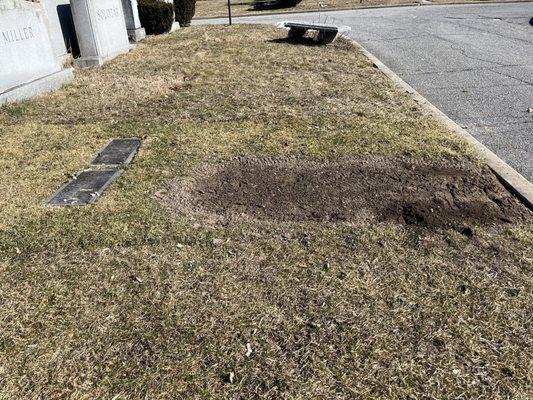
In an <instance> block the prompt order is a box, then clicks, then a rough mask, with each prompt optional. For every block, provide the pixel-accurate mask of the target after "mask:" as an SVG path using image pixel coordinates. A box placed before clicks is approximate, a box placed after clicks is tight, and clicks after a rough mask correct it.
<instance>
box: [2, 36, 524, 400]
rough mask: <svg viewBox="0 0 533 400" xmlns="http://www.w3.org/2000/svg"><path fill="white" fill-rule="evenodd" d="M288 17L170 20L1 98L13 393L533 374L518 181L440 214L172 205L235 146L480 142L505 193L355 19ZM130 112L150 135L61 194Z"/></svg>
mask: <svg viewBox="0 0 533 400" xmlns="http://www.w3.org/2000/svg"><path fill="white" fill-rule="evenodd" d="M285 36H286V32H284V31H280V30H276V29H273V28H270V27H262V26H233V27H231V28H229V27H222V26H219V27H213V26H211V27H194V28H189V29H182V30H179V31H177V32H175V33H173V34H171V35H167V36H161V37H150V38H147V39H146V40H145V41H143V42H142V43H141V44H139V45H138V46H137V47H136V48H135V50H133V51H132V52H131V53H130V54H127V55H124V56H121V57H119V58H117V59H116V60H114V61H113V62H111V63H109V64H108V65H106V66H104V67H103V68H101V69H98V70H97V69H88V70H77V71H76V80H75V81H74V83H72V84H70V85H68V86H67V87H65V88H63V89H62V90H59V91H57V92H55V93H53V94H49V95H43V96H41V97H39V98H37V99H35V100H33V101H28V102H25V103H22V104H15V105H8V106H5V107H2V108H0V138H1V145H0V192H1V193H2V195H1V196H0V310H1V312H0V398H5V399H23V398H43V399H64V398H71V399H93V398H101V399H117V400H118V399H141V398H143V399H144V398H146V399H174V398H195V399H204V398H216V399H218V398H239V399H249V398H264V399H280V398H285V399H315V398H322V399H333V398H335V399H352V398H358V399H376V398H380V399H399V398H403V399H408V398H409V399H426V398H427V399H429V398H440V399H443V398H447V399H452V398H469V399H471V398H476V399H508V398H514V399H526V398H531V397H532V395H533V391H532V387H533V385H532V376H533V369H532V364H531V360H532V359H533V350H532V347H531V334H532V331H531V315H532V311H533V309H532V307H533V301H532V300H533V298H532V290H531V289H532V286H531V284H532V280H531V277H532V275H531V272H532V268H533V257H532V252H531V249H532V246H533V223H532V219H531V214H530V213H528V211H527V210H525V208H524V207H522V206H520V205H519V204H518V203H516V201H514V200H513V199H510V198H507V200H506V202H507V203H501V201H500V200H498V198H495V199H493V200H492V201H493V203H495V204H496V203H498V201H500V206H501V208H502V210H504V209H505V207H507V206H506V204H507V205H509V207H510V205H511V204H512V210H514V211H513V212H514V213H515V214H513V215H515V216H518V217H516V218H515V217H513V218H511V219H507V217H505V218H504V217H501V218H499V219H491V220H490V221H489V220H486V221H485V220H481V219H480V220H479V221H477V220H475V219H474V220H470V221H467V220H465V221H464V222H461V221H459V222H460V224H459V225H457V223H458V222H457V221H456V224H455V225H453V224H452V225H434V226H433V225H431V224H428V225H424V224H421V223H420V224H419V223H418V222H420V221H419V220H418V219H417V218H418V216H419V215H418V214H415V215H414V217H415V219H414V220H412V219H409V218H408V217H409V216H408V215H407V214H405V218H400V219H398V220H391V219H384V220H381V221H373V222H371V223H367V222H363V223H358V222H357V221H352V222H350V223H347V222H343V221H342V220H341V221H337V222H335V221H327V222H323V221H318V222H317V221H314V220H306V219H305V218H302V219H300V220H298V221H296V222H290V221H289V222H280V221H279V220H277V219H276V218H277V215H270V216H269V215H267V214H265V215H263V217H262V219H259V220H247V219H239V218H236V219H235V220H233V221H229V222H228V221H226V222H225V223H221V222H216V221H208V220H203V219H202V218H201V217H197V216H195V215H193V214H191V215H185V214H180V212H179V209H177V208H173V206H172V199H170V200H169V198H168V196H169V193H168V191H169V190H172V188H173V187H174V186H173V185H174V183H175V182H176V180H178V181H179V179H180V178H183V177H187V176H188V175H189V174H192V173H193V172H194V171H195V170H196V169H197V168H198V167H199V166H200V165H204V166H205V165H207V166H210V165H224V164H223V163H225V162H227V161H228V160H234V159H235V157H245V158H250V159H264V158H265V157H267V158H268V159H269V160H278V161H279V160H308V161H309V162H311V161H312V162H313V163H315V164H316V165H322V163H323V164H324V165H325V164H326V163H328V162H330V163H332V162H333V163H334V162H340V161H342V160H346V159H355V160H358V159H371V160H372V163H370V164H368V165H374V166H376V165H377V166H380V165H381V166H382V168H389V169H385V170H384V175H383V176H387V177H389V178H387V179H391V182H393V181H394V182H398V180H395V179H396V178H395V177H396V175H395V174H396V173H397V170H398V168H399V167H398V168H395V167H392V168H391V167H386V166H387V165H391V164H392V165H400V164H398V161H395V160H410V161H409V163H407V164H406V165H417V163H422V164H424V163H447V164H448V165H452V166H455V165H467V166H468V171H470V172H469V173H470V174H472V176H474V175H475V176H478V177H480V179H485V180H486V182H489V183H487V186H485V187H484V189H483V187H481V190H479V193H478V192H477V191H476V193H478V194H479V195H480V196H481V195H485V194H484V193H486V194H487V196H488V194H490V192H491V191H492V190H497V191H499V193H500V194H501V196H503V197H505V196H508V195H505V196H504V195H503V194H502V193H503V189H501V188H499V189H498V188H497V185H498V183H497V182H496V181H494V178H492V177H491V175H490V172H489V171H488V170H487V169H486V168H485V167H484V166H483V165H482V163H481V162H480V161H479V160H477V159H476V157H475V155H474V154H473V153H472V151H471V150H470V149H469V148H468V147H467V146H466V145H465V144H464V143H462V142H461V141H460V140H458V139H457V138H456V137H455V136H454V135H453V134H451V133H450V132H448V131H447V130H446V129H445V128H444V127H443V126H442V125H440V123H439V122H437V121H435V120H434V119H433V118H431V117H430V116H428V115H426V114H425V112H424V111H423V110H422V109H421V108H420V107H419V106H418V105H417V104H416V103H414V102H413V101H412V100H411V99H410V98H409V97H408V96H407V95H406V94H405V93H403V92H401V91H399V90H397V89H396V88H395V87H394V86H393V85H392V83H391V82H389V81H388V80H387V79H386V78H385V77H384V76H383V75H382V74H381V73H380V72H379V71H378V70H377V69H375V68H373V66H372V64H371V63H370V62H369V61H368V60H367V59H365V58H364V57H363V56H362V55H361V54H360V53H359V52H358V51H357V50H356V49H354V48H353V47H352V45H351V44H350V43H348V42H345V41H343V40H341V41H338V42H336V43H335V44H334V45H331V46H327V47H319V46H303V45H292V44H288V43H286V42H285V41H284V40H283V38H284V37H285ZM128 136H138V137H142V138H143V143H142V146H141V150H140V152H139V154H138V155H137V157H136V158H135V159H134V161H133V163H132V164H131V165H130V166H129V167H127V168H126V171H125V173H124V175H123V176H122V177H121V178H120V179H119V180H118V181H116V182H115V183H113V184H112V186H111V187H110V189H109V190H108V192H107V193H106V195H105V196H103V197H102V198H101V199H100V200H99V201H98V202H97V203H96V204H94V205H91V206H87V207H84V208H52V207H48V206H44V205H43V201H45V200H46V199H47V198H48V197H49V196H50V195H51V194H52V193H53V192H54V191H55V190H56V189H57V188H59V187H60V186H61V185H62V184H63V183H65V182H66V180H68V179H69V177H70V176H71V175H73V174H75V173H77V172H79V171H81V170H82V169H84V168H86V167H88V165H89V162H90V160H91V159H92V157H93V155H94V154H95V153H96V152H97V151H98V150H99V149H100V148H102V147H103V146H104V145H105V144H106V143H107V142H108V140H110V139H111V138H115V137H128ZM241 159H242V158H241ZM380 160H382V161H380ZM278 161H276V162H278ZM279 162H281V161H279ZM291 162H292V161H291ZM272 163H273V164H272V165H274V166H273V167H272V168H273V170H274V168H277V167H276V165H278V164H276V163H275V162H272ZM395 163H396V164H395ZM410 163H412V164H410ZM252 165H253V163H252ZM268 165H270V164H268ZM288 165H291V164H288ZM306 165H307V164H306ZM340 165H342V164H340ZM402 165H403V164H402ZM269 168H270V167H269ZM413 168H415V167H413ZM428 171H429V172H430V173H433V172H432V171H433V170H431V169H429V170H428ZM442 171H444V172H442ZM445 171H446V170H444V169H443V170H441V172H442V173H445ZM245 172H246V171H243V172H242V174H244V173H245ZM289 172H290V169H289ZM289 172H288V173H289ZM405 173H406V174H407V173H409V172H408V171H407V172H405ZM411 173H412V172H411ZM267 175H268V174H267ZM311 175H312V174H311ZM465 176H467V177H468V175H465ZM268 178H269V177H268V176H266V177H264V179H268ZM306 179H313V175H312V176H310V177H307V178H306ZM435 179H436V178H435ZM458 179H459V180H458V181H457V182H458V183H460V180H461V179H462V178H460V177H459V178H458ZM464 179H465V182H466V180H467V178H464ZM229 180H230V181H231V176H230V177H229ZM421 180H422V178H421ZM169 182H170V183H169ZM345 182H346V181H345ZM400 182H401V181H400ZM495 182H496V183H495ZM363 183H364V182H363ZM320 184H324V183H323V182H322V183H320ZM347 184H349V181H348V183H347ZM409 184H410V185H415V186H416V185H417V182H416V181H415V182H413V181H410V183H409ZM402 185H403V183H402ZM405 185H407V183H405ZM326 187H327V185H326ZM450 187H451V186H450ZM332 188H333V187H332ZM341 189H342V187H335V190H337V191H338V190H341ZM477 189H478V188H477V187H473V188H472V191H474V190H477ZM324 190H328V189H327V188H326V189H324ZM450 190H451V189H450ZM333 192H334V191H333V190H332V193H333ZM503 197H502V198H503ZM300 200H301V199H300ZM355 200H357V199H355ZM383 201H385V198H383ZM476 201H477V200H473V203H476ZM375 203H376V204H373V205H375V206H377V205H379V203H380V201H376V202H375ZM479 204H481V205H484V204H485V203H479ZM488 206H490V204H488V205H487V207H488ZM492 206H493V207H496V206H494V204H492ZM257 209H258V210H261V204H258V206H257ZM426 211H427V210H426ZM433 211H434V210H429V211H428V212H431V213H433ZM285 213H286V211H283V212H280V213H279V214H280V215H282V214H283V215H285ZM452 214H453V213H452ZM452 214H450V215H452ZM312 215H313V214H312ZM425 215H426V216H428V215H429V214H425ZM265 216H266V217H265ZM430 220H431V219H430V218H429V217H428V219H427V221H430ZM511 220H512V222H510V221H511ZM422 221H424V220H422ZM476 221H477V222H476Z"/></svg>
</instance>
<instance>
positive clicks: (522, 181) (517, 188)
mask: <svg viewBox="0 0 533 400" xmlns="http://www.w3.org/2000/svg"><path fill="white" fill-rule="evenodd" d="M347 39H348V40H350V41H351V42H352V43H353V44H354V45H355V46H356V47H357V48H358V49H359V50H360V51H361V52H362V53H363V54H364V55H365V57H367V58H368V59H369V60H370V61H372V63H373V64H374V66H375V67H376V68H378V69H379V70H380V71H381V72H383V73H384V74H385V75H386V76H387V77H388V78H389V79H391V80H392V81H393V82H394V83H395V84H396V85H397V86H399V87H400V88H402V89H404V90H405V91H407V92H408V93H409V94H410V95H411V96H412V97H413V98H414V99H415V101H416V102H417V103H419V104H420V105H421V106H422V107H424V108H425V109H426V110H427V111H428V112H429V113H430V114H431V115H433V116H434V117H436V118H437V119H438V120H440V121H441V122H442V123H443V124H444V125H445V126H446V127H447V128H448V129H450V130H451V131H453V132H454V133H455V134H457V135H458V136H459V137H460V138H461V139H463V140H465V141H466V142H467V143H468V144H469V145H470V146H472V147H473V148H474V150H475V152H476V153H477V154H478V156H479V157H480V158H481V159H482V160H483V161H484V162H485V163H486V164H487V165H488V166H489V168H490V169H491V170H492V171H493V172H494V173H495V174H496V176H497V177H498V178H499V179H500V181H501V182H502V183H503V184H504V185H505V186H506V187H507V189H508V190H510V191H511V192H512V193H513V194H515V195H516V196H517V197H518V198H519V199H520V200H522V202H523V203H524V204H525V205H526V206H527V207H528V208H529V209H530V210H533V184H531V183H530V182H529V181H528V180H527V179H526V178H524V177H523V176H522V175H520V173H518V172H517V171H516V170H515V169H514V168H512V167H511V166H510V165H508V164H507V163H506V162H505V161H503V160H502V159H501V158H499V157H498V156H497V155H496V154H494V153H493V152H492V151H491V150H489V149H488V148H487V147H485V146H484V145H483V144H482V143H481V142H479V141H478V140H477V139H476V138H475V137H473V136H472V135H471V134H470V133H468V131H466V130H465V129H464V128H462V127H461V126H459V125H458V124H457V123H456V122H454V121H453V120H452V119H450V118H449V117H448V116H447V115H446V114H444V113H443V112H442V111H441V110H439V109H438V108H437V107H435V106H434V105H433V104H431V103H430V102H429V100H427V99H426V98H425V97H424V96H422V95H421V94H420V93H418V92H417V91H416V90H415V89H414V88H413V87H411V86H410V85H409V84H408V83H407V82H405V81H404V80H403V79H402V78H400V77H399V76H398V75H396V74H395V73H394V72H393V71H392V70H391V69H390V68H389V67H387V66H386V65H385V64H383V63H382V62H381V61H380V60H379V59H378V58H377V57H375V56H374V55H373V54H372V53H370V52H369V51H368V50H367V49H365V48H364V47H363V46H362V45H361V44H360V43H358V42H357V41H355V40H354V39H352V38H347Z"/></svg>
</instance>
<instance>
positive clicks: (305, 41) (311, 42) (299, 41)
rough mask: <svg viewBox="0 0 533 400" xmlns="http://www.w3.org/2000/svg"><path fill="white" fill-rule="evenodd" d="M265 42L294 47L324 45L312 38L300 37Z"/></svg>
mask: <svg viewBox="0 0 533 400" xmlns="http://www.w3.org/2000/svg"><path fill="white" fill-rule="evenodd" d="M267 42H270V43H288V44H295V45H304V46H324V43H321V42H319V41H317V40H316V39H315V38H314V37H307V36H305V37H302V38H288V37H286V38H280V39H269V40H267Z"/></svg>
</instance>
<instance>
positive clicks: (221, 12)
mask: <svg viewBox="0 0 533 400" xmlns="http://www.w3.org/2000/svg"><path fill="white" fill-rule="evenodd" d="M474 1H475V0H474ZM485 1H486V2H488V3H489V2H491V1H494V0H485ZM452 2H453V3H468V2H469V0H432V3H436V4H438V3H452ZM418 3H419V2H418V1H414V0H361V1H360V0H302V1H301V3H300V4H298V5H296V6H295V7H291V8H278V9H267V10H255V9H254V8H253V4H254V1H253V0H242V1H236V0H232V2H231V4H232V5H231V13H232V15H233V16H246V15H254V14H265V13H279V14H286V13H291V12H301V11H328V10H344V9H357V8H366V7H387V6H394V5H401V4H405V5H408V4H413V5H414V4H418ZM227 16H228V2H227V1H225V0H198V1H197V2H196V13H195V15H194V18H197V19H198V18H212V17H227ZM324 18H325V16H324Z"/></svg>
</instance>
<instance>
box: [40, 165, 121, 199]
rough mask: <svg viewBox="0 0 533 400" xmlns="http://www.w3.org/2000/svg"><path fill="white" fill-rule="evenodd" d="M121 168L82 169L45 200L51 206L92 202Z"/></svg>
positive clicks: (118, 173)
mask: <svg viewBox="0 0 533 400" xmlns="http://www.w3.org/2000/svg"><path fill="white" fill-rule="evenodd" d="M123 172H124V171H123V170H120V169H119V170H116V169H112V170H97V171H83V172H82V173H81V174H79V175H78V176H76V177H75V178H74V179H72V180H71V181H70V182H68V183H67V184H66V185H64V186H63V187H62V188H61V189H59V190H58V191H57V192H55V193H54V195H53V196H52V197H51V198H50V200H48V201H47V202H46V204H49V205H53V206H82V205H86V204H90V203H94V202H95V201H96V200H98V198H99V197H100V196H102V194H103V193H104V191H105V190H106V189H107V187H108V186H109V185H110V184H111V182H113V181H114V180H115V179H117V178H118V177H119V176H120V175H122V173H123Z"/></svg>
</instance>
